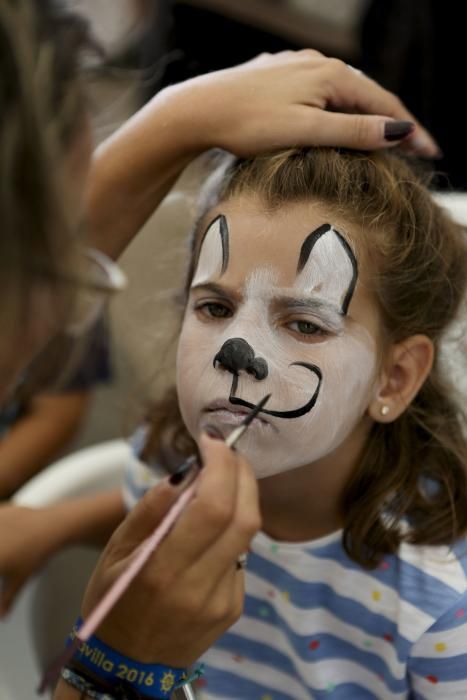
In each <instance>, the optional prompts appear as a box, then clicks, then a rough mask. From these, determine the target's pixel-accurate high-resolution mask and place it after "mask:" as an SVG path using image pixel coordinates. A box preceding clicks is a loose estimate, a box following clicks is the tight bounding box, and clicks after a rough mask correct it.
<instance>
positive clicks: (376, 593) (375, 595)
mask: <svg viewBox="0 0 467 700" xmlns="http://www.w3.org/2000/svg"><path fill="white" fill-rule="evenodd" d="M371 597H372V598H373V600H381V591H373V592H372V594H371Z"/></svg>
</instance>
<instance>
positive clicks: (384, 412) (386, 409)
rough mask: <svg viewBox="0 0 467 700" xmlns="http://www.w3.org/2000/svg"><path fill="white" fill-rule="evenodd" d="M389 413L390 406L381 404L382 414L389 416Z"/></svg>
mask: <svg viewBox="0 0 467 700" xmlns="http://www.w3.org/2000/svg"><path fill="white" fill-rule="evenodd" d="M388 413H389V406H387V405H386V404H384V406H381V415H382V416H387V415H388Z"/></svg>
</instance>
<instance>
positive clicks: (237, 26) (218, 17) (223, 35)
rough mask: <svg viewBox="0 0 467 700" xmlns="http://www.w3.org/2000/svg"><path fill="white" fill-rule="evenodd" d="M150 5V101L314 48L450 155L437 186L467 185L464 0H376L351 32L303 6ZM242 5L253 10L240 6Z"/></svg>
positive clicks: (272, 1)
mask: <svg viewBox="0 0 467 700" xmlns="http://www.w3.org/2000/svg"><path fill="white" fill-rule="evenodd" d="M147 1H148V2H154V7H155V11H154V12H153V13H152V18H151V20H150V22H149V27H148V33H147V35H146V38H145V40H144V42H143V45H142V63H143V67H144V69H145V71H146V75H151V74H152V73H153V74H154V76H155V77H154V78H153V79H149V80H146V81H145V87H144V98H145V99H148V98H149V97H150V96H152V95H153V94H154V93H155V92H156V91H157V90H158V89H160V88H162V87H164V86H166V85H170V84H173V83H176V82H179V81H181V80H184V79H186V78H190V77H193V76H195V75H198V74H200V73H205V72H209V71H212V70H216V69H220V68H225V67H228V66H232V65H234V64H236V63H240V62H242V61H246V60H248V59H249V58H252V57H253V56H256V55H257V54H258V53H261V52H263V51H268V52H277V51H282V50H284V49H299V48H303V47H305V46H308V47H311V48H315V49H318V50H320V51H323V53H325V54H327V55H333V56H337V57H339V58H342V59H343V60H345V61H346V62H349V63H352V64H353V65H355V66H356V67H359V68H361V69H362V70H364V71H365V73H367V74H368V75H369V76H371V77H373V78H375V79H376V80H377V81H378V82H380V83H381V84H382V85H384V86H385V87H386V88H388V89H390V90H392V91H393V92H395V93H396V94H397V95H399V96H400V97H401V99H402V100H403V101H404V102H405V103H406V105H407V106H408V107H409V109H410V110H411V111H412V112H413V113H414V114H415V115H416V116H417V118H418V119H420V120H421V121H422V123H423V124H424V125H425V126H426V127H427V128H428V129H429V130H430V131H431V132H432V133H433V135H434V137H435V138H436V140H437V141H438V143H439V144H440V147H441V149H442V151H443V153H444V158H443V159H441V160H439V161H437V162H436V163H434V164H433V165H434V167H435V168H436V170H437V172H439V176H438V178H437V180H436V186H437V187H438V188H440V189H458V190H459V189H467V169H466V167H465V165H464V160H465V157H464V153H467V139H466V136H465V131H466V126H465V111H466V107H465V106H464V105H465V104H466V99H465V95H464V91H465V88H464V84H465V83H467V80H466V78H465V77H464V76H465V73H466V71H465V69H466V67H467V55H466V50H465V45H466V43H467V41H466V38H465V28H464V17H465V16H466V15H467V10H465V9H464V5H463V3H460V2H457V3H455V2H454V1H453V0H444V2H440V0H370V1H369V2H368V1H367V2H363V3H362V9H361V11H360V13H359V16H358V17H357V18H356V21H355V23H354V24H353V25H352V26H350V27H347V28H345V27H343V26H342V25H339V24H338V23H334V25H333V23H332V21H331V20H329V21H327V20H326V19H325V18H323V16H321V15H320V16H316V15H315V16H314V15H313V12H311V10H310V13H309V15H308V14H307V13H306V7H305V9H303V7H304V3H303V0H302V2H301V3H300V7H299V8H298V9H297V7H293V6H292V4H289V3H288V2H287V0H266V2H260V1H258V2H254V1H253V0H252V1H251V2H250V0H232V2H231V3H230V5H231V8H232V9H231V8H230V7H229V2H228V0H222V1H221V2H218V3H216V2H214V1H213V0H211V1H208V2H202V1H199V0H198V1H191V0H190V1H189V0H185V1H183V0H178V1H177V0H147ZM341 1H342V2H346V0H341ZM242 3H245V4H244V5H243V9H245V7H247V6H248V7H249V11H248V12H244V11H243V12H242V11H239V10H238V8H239V7H240V6H242ZM313 4H314V3H313ZM325 4H326V0H324V2H323V5H325ZM310 7H311V6H310ZM256 10H258V11H257V12H256ZM260 10H261V11H260ZM255 12H256V15H257V16H256V15H255ZM244 15H246V16H247V17H246V19H245V17H244ZM156 68H157V69H156ZM155 69H156V70H155Z"/></svg>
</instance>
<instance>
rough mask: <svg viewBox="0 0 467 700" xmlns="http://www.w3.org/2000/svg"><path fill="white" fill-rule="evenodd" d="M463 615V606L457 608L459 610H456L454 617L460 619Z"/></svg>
mask: <svg viewBox="0 0 467 700" xmlns="http://www.w3.org/2000/svg"><path fill="white" fill-rule="evenodd" d="M464 615H465V610H464V608H459V610H456V617H457V619H460V618H461V617H464Z"/></svg>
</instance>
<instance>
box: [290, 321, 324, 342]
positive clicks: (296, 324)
mask: <svg viewBox="0 0 467 700" xmlns="http://www.w3.org/2000/svg"><path fill="white" fill-rule="evenodd" d="M289 328H290V329H291V330H293V331H295V333H298V334H299V335H301V336H305V337H307V338H309V337H310V336H324V335H326V331H325V330H324V329H323V328H320V327H319V326H317V325H316V323H312V322H311V321H292V323H289Z"/></svg>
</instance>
